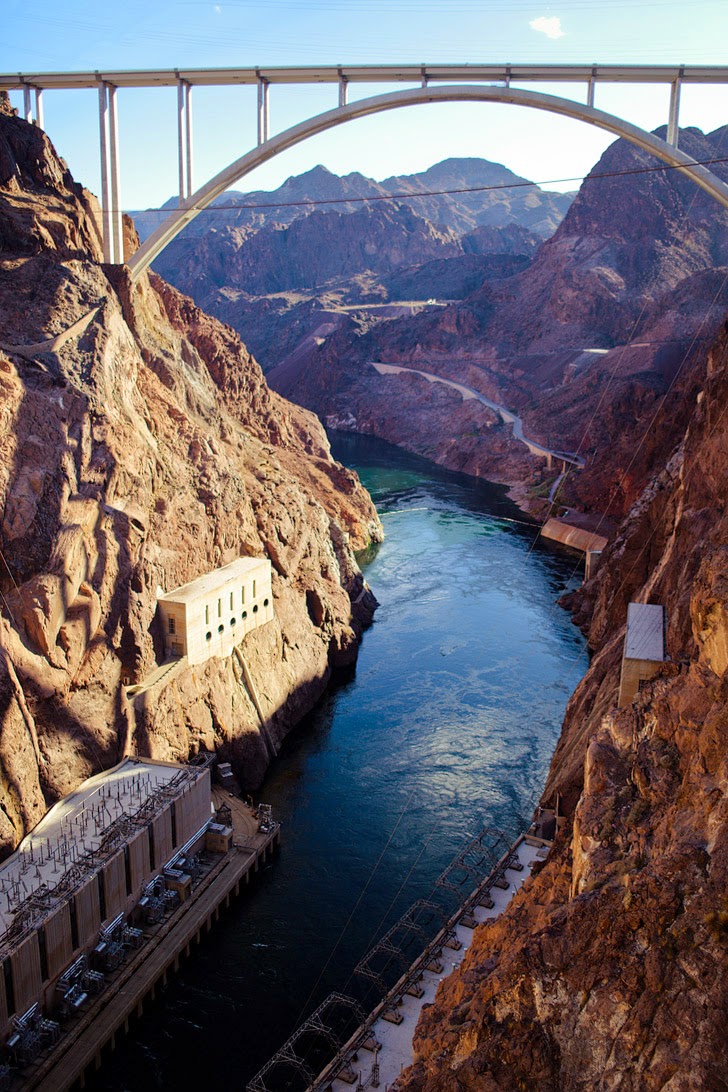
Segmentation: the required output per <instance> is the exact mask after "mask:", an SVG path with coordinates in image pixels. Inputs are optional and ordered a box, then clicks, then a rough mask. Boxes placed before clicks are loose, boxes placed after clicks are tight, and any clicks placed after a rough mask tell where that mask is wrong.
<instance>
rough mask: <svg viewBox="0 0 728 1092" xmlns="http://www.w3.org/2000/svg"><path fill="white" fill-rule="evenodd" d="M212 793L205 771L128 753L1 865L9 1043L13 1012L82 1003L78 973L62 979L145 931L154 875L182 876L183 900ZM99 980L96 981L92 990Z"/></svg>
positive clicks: (1, 954) (1, 987) (2, 1016)
mask: <svg viewBox="0 0 728 1092" xmlns="http://www.w3.org/2000/svg"><path fill="white" fill-rule="evenodd" d="M210 792H211V787H210V771H209V769H207V768H205V767H202V768H200V767H195V766H178V765H176V764H173V763H162V762H152V761H150V760H148V761H140V760H137V759H134V758H127V759H125V760H124V761H123V762H121V763H120V764H119V765H118V766H115V767H113V768H112V769H110V770H107V771H106V772H105V773H101V774H97V775H96V776H95V777H91V778H89V779H88V780H87V781H85V782H84V783H83V784H82V785H81V786H80V787H79V788H78V789H77V790H76V792H74V793H71V795H70V796H67V797H65V798H64V799H63V800H60V801H59V802H58V803H57V804H55V805H54V806H53V807H52V808H51V809H50V811H49V812H48V813H47V814H46V816H45V817H44V818H43V819H42V820H41V821H40V823H39V824H38V825H37V826H36V827H35V829H34V830H33V831H31V833H30V834H28V835H27V836H26V838H24V839H23V841H22V842H21V843H20V845H19V847H18V849H17V850H16V852H15V853H13V855H12V856H11V857H9V858H8V859H7V860H6V861H5V862H4V863H3V864H2V866H0V928H2V936H0V960H1V961H2V970H3V973H2V975H0V1037H1V1038H2V1039H3V1040H5V1039H7V1038H8V1034H9V1032H11V1031H12V1029H13V1020H12V1018H13V1016H16V1015H18V1014H21V1013H24V1012H26V1010H27V1009H28V1008H29V1007H30V1006H32V1005H34V1004H37V1005H39V1006H40V1007H41V1008H42V1009H43V1010H44V1011H45V1012H48V1013H50V1012H53V1010H54V1009H55V1008H57V1007H58V1006H59V1005H60V1006H61V1007H63V1003H64V1000H65V1001H66V1002H67V1003H68V1004H70V1005H74V1004H75V1003H76V1001H77V1000H78V998H77V997H74V996H73V990H72V989H71V987H72V986H73V984H74V982H75V979H71V978H69V981H68V983H67V984H66V983H65V982H62V986H63V987H64V988H63V990H62V991H59V986H58V983H59V981H62V980H63V978H64V972H66V971H67V969H68V968H69V966H71V965H72V964H73V963H74V961H76V960H77V958H78V957H79V956H82V955H84V956H87V957H88V960H84V963H87V962H88V964H89V966H90V961H91V956H92V953H93V962H95V964H96V967H97V970H101V971H103V970H104V969H107V967H108V964H109V960H112V961H113V958H114V950H115V943H116V941H118V940H122V939H124V936H125V934H126V940H127V941H129V940H130V941H131V942H132V943H133V942H135V941H136V939H137V938H136V936H134V935H133V934H134V933H135V932H139V937H141V932H140V931H139V930H134V929H133V927H131V925H130V924H127V923H128V919H129V917H130V916H131V915H132V913H133V912H134V911H135V910H136V909H137V908H139V907H141V911H140V914H141V916H142V917H143V916H144V915H145V913H147V914H148V907H149V904H150V900H151V899H153V897H154V896H152V895H150V894H149V893H148V892H146V888H147V886H148V885H149V883H150V881H151V880H153V879H154V877H156V876H157V875H162V876H164V877H165V881H166V875H167V874H171V873H172V872H174V873H176V875H174V876H173V877H172V880H173V885H172V886H173V889H174V892H175V895H174V898H175V899H184V897H185V895H186V887H187V885H189V883H190V877H189V876H186V881H187V882H186V883H185V882H184V879H183V878H182V877H183V875H184V874H183V873H182V872H181V871H180V870H179V869H176V868H175V869H172V860H173V858H174V857H175V854H177V853H178V851H179V850H180V849H181V847H183V846H184V847H185V849H186V851H187V852H194V851H196V850H197V849H199V848H200V846H199V845H198V843H200V844H202V843H204V841H205V837H206V834H207V829H208V826H209V824H210ZM230 834H231V835H232V832H230ZM163 886H164V888H165V892H163V893H162V898H163V899H164V897H165V896H166V890H168V889H169V885H167V884H166V882H165V884H163ZM145 900H146V901H145ZM117 926H118V927H119V928H117ZM130 930H131V935H130ZM114 932H118V933H119V934H120V935H119V937H115V936H112V933H114ZM107 934H108V936H107ZM87 970H88V968H87V967H86V966H84V972H87ZM86 977H88V975H87V974H86ZM93 985H94V982H93V977H92V978H91V979H89V980H88V982H87V983H84V984H83V989H84V990H85V991H86V993H88V990H89V989H92V988H93ZM66 987H67V988H66ZM69 991H70V995H69V996H65V995H66V994H69ZM80 992H81V990H80V989H79V990H77V991H76V993H77V994H80ZM12 1038H13V1036H12V1035H11V1036H10V1040H11V1042H10V1045H11V1047H12V1046H13V1045H15V1044H13V1043H12Z"/></svg>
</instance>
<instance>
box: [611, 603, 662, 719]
mask: <svg viewBox="0 0 728 1092" xmlns="http://www.w3.org/2000/svg"><path fill="white" fill-rule="evenodd" d="M664 660H665V608H664V607H662V606H660V605H659V604H655V603H630V604H629V606H628V607H627V633H626V635H625V638H624V652H623V654H622V675H621V678H620V680H619V699H618V705H619V707H620V708H621V707H622V706H623V705H629V704H630V703H631V702H633V701H634V699H635V697H636V696H637V692H638V690H639V688H640V683H642V682H646V681H647V680H648V679H651V678H653V677H654V675H656V674H657V671H658V669H659V667H660V664H662V663H664Z"/></svg>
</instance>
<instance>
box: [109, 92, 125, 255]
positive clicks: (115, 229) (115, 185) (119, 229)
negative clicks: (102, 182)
mask: <svg viewBox="0 0 728 1092" xmlns="http://www.w3.org/2000/svg"><path fill="white" fill-rule="evenodd" d="M108 95H109V154H110V156H111V234H112V239H113V253H114V257H113V258H112V261H114V262H116V263H117V264H118V265H121V264H122V263H123V261H124V223H123V218H122V214H121V173H120V171H119V116H118V113H117V110H116V88H115V87H109V88H108Z"/></svg>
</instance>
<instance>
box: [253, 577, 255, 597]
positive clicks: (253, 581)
mask: <svg viewBox="0 0 728 1092" xmlns="http://www.w3.org/2000/svg"><path fill="white" fill-rule="evenodd" d="M253 599H255V581H253Z"/></svg>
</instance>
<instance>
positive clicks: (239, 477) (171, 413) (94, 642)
mask: <svg viewBox="0 0 728 1092" xmlns="http://www.w3.org/2000/svg"><path fill="white" fill-rule="evenodd" d="M98 225H99V213H98V207H97V205H96V203H95V200H94V198H93V197H92V196H91V195H90V194H88V193H86V192H85V191H83V190H82V189H81V188H80V187H79V186H77V185H76V184H75V183H74V182H73V180H72V178H71V177H70V175H69V173H68V171H67V170H66V168H65V167H64V165H63V164H62V162H61V161H60V160H59V159H58V158H57V156H56V154H55V152H54V150H53V148H52V146H51V144H50V142H49V141H48V139H47V137H46V136H45V134H43V133H42V132H41V131H40V130H39V129H37V128H36V127H35V126H31V125H29V124H27V123H26V122H25V121H23V120H21V119H19V118H17V117H15V116H13V112H12V111H11V110H10V108H9V106H8V104H7V100H5V99H0V240H1V241H2V252H1V253H0V303H1V306H0V387H1V388H2V397H1V398H0V418H1V420H2V430H1V435H2V441H1V442H0V496H1V498H2V509H1V511H2V523H1V525H0V545H1V548H2V574H1V575H0V593H1V595H2V617H1V618H0V847H1V848H2V849H3V850H4V851H7V850H8V849H10V848H11V847H12V846H13V845H15V844H16V843H17V842H18V840H19V839H20V838H21V837H22V835H23V834H24V833H25V831H26V830H28V829H29V828H30V827H32V826H33V825H34V824H35V823H36V822H37V821H38V819H39V818H40V817H41V816H42V814H43V813H44V812H45V810H46V808H47V807H48V806H49V805H50V804H51V803H53V802H54V801H55V800H56V799H57V798H58V797H60V796H62V795H64V794H65V793H67V792H69V791H70V790H71V789H73V788H74V787H75V786H76V785H77V784H78V783H79V782H80V781H81V780H82V779H83V778H84V777H86V776H88V775H89V774H90V773H92V772H94V771H96V770H98V769H99V768H102V767H107V766H109V765H112V764H113V763H114V762H116V761H118V760H119V759H120V758H121V757H123V756H124V755H126V754H129V753H139V754H142V755H145V756H151V757H156V758H170V759H186V758H187V757H189V756H190V755H192V754H194V753H196V752H197V751H198V750H199V749H201V748H205V749H208V750H211V751H217V752H218V753H219V754H220V755H221V756H224V757H226V758H227V759H229V760H232V761H233V763H234V765H235V767H236V769H237V772H238V774H239V776H240V778H241V780H242V782H243V783H246V784H248V785H251V786H252V785H255V784H256V783H258V782H259V781H260V779H261V776H262V774H263V772H264V770H265V767H266V765H267V763H268V762H269V761H270V757H271V752H274V751H275V750H276V749H277V748H278V746H279V745H280V742H281V740H282V739H283V737H284V735H285V734H286V732H287V731H289V730H290V728H291V727H292V725H293V724H295V723H296V722H297V721H298V719H300V717H301V716H302V715H303V714H304V713H305V712H306V711H307V710H308V709H309V708H310V707H311V705H312V704H313V703H314V702H315V700H316V699H317V698H318V697H319V696H320V695H321V694H322V692H323V690H324V689H325V687H326V685H327V682H328V679H329V677H330V675H331V671H332V669H333V667H334V666H336V665H337V664H346V663H350V662H351V661H352V660H353V659H354V657H355V656H356V650H357V642H358V635H359V634H360V632H361V629H362V626H364V625H366V624H367V622H368V621H369V620H370V619H371V614H372V610H373V608H374V605H375V603H374V600H373V598H372V596H371V594H370V593H369V592H368V590H367V588H366V586H365V584H364V582H363V580H362V576H361V573H360V571H359V569H358V566H357V564H356V560H355V557H354V552H353V551H354V550H355V549H361V548H363V547H365V546H366V545H367V544H368V543H370V542H371V541H375V540H377V539H378V538H379V537H380V536H381V527H380V524H379V520H378V518H377V515H376V512H375V510H374V508H373V506H372V504H371V501H370V500H369V498H368V495H367V494H366V492H365V491H364V490H363V489H362V487H361V485H360V484H359V481H358V479H357V478H356V475H354V474H353V473H352V472H350V471H348V470H346V469H345V468H344V467H342V466H340V465H339V464H337V463H335V462H334V461H333V460H332V459H331V457H330V454H329V447H328V442H327V440H326V437H325V435H324V433H323V430H322V429H321V426H320V424H319V423H318V421H317V420H316V419H315V418H314V417H313V416H312V415H311V414H310V413H308V412H307V411H305V410H301V409H299V408H298V407H295V406H292V405H289V404H287V403H286V402H285V401H284V400H283V399H281V398H280V396H278V395H277V394H275V393H273V392H271V391H270V390H269V389H268V387H267V385H266V383H265V380H264V379H263V376H262V373H261V371H260V368H259V367H258V365H257V364H256V362H255V360H254V359H253V358H252V357H251V356H250V355H249V353H248V352H247V350H246V349H245V347H244V346H243V345H242V344H241V342H240V340H239V338H238V337H237V335H235V333H234V332H233V331H232V330H231V329H230V328H228V327H224V326H222V325H221V324H220V323H218V322H216V321H215V320H214V319H211V318H210V317H209V316H207V315H205V314H203V313H202V312H200V311H199V310H198V309H197V308H196V307H195V306H194V305H193V304H192V302H191V301H190V300H189V299H187V298H185V297H182V296H180V295H179V293H177V292H175V290H174V289H172V288H170V287H169V286H168V285H166V284H164V282H162V281H160V280H159V279H158V278H156V277H150V278H148V277H146V276H145V277H143V278H141V280H140V281H139V282H138V284H136V285H133V286H132V284H131V282H130V280H129V277H128V273H127V271H126V270H125V269H124V268H119V267H109V266H104V265H103V264H102V255H101V248H100V242H99V231H98ZM64 331H66V334H64V336H63V337H60V338H58V339H57V340H56V341H53V338H54V335H60V334H62V333H63V332H64ZM74 331H75V333H74ZM240 555H253V556H259V557H261V556H267V557H268V558H270V560H271V563H272V566H273V597H274V604H275V620H274V621H273V622H271V623H268V624H267V625H266V626H263V627H260V628H259V629H257V630H254V631H253V632H251V633H250V634H248V635H247V636H246V637H245V639H244V641H243V644H242V646H241V655H244V657H245V662H246V665H247V668H248V671H249V672H250V675H251V677H252V678H253V679H254V681H255V685H256V689H257V691H258V695H259V697H260V700H261V703H262V706H263V714H264V720H263V721H261V719H260V716H259V714H258V711H257V710H256V707H255V704H254V702H253V700H252V699H251V696H250V695H249V694H248V692H247V688H246V685H245V680H244V679H243V678H242V677H241V673H240V671H239V670H236V663H235V660H234V658H230V659H227V660H218V659H212V660H209V661H208V662H206V663H204V664H202V665H200V666H199V667H190V666H189V665H187V664H186V663H185V662H184V661H182V662H180V663H178V664H174V665H172V666H171V668H170V669H169V671H168V672H167V674H166V675H164V676H163V677H162V678H159V677H158V676H159V673H158V672H155V669H156V668H157V665H158V664H159V663H160V662H161V661H162V655H163V647H162V639H161V634H160V632H159V630H158V628H157V623H156V621H155V612H156V599H157V594H158V589H159V588H160V587H161V588H164V589H167V590H169V589H171V588H173V587H175V586H178V585H180V584H183V583H185V582H186V581H188V580H190V579H192V578H194V577H196V576H198V575H201V574H202V573H203V572H206V571H210V570H212V569H214V568H216V567H218V566H220V565H223V564H225V563H226V562H228V561H230V560H232V559H233V558H235V557H237V556H240ZM149 680H151V684H149V685H147V683H148V682H149ZM128 684H136V685H135V686H132V687H131V688H130V687H129V685H128Z"/></svg>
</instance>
